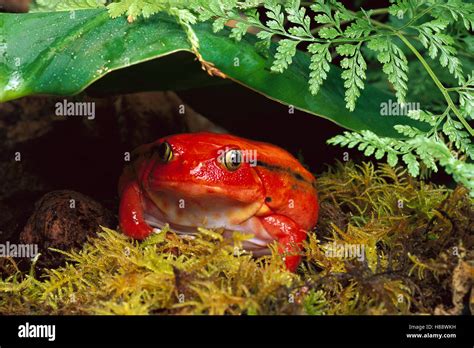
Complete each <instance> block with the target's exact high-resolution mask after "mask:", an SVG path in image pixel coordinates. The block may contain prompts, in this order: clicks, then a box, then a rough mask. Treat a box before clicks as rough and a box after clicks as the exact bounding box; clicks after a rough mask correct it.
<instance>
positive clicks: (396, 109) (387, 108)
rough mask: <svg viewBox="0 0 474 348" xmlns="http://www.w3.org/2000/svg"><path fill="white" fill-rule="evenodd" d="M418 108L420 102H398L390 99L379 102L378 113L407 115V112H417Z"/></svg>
mask: <svg viewBox="0 0 474 348" xmlns="http://www.w3.org/2000/svg"><path fill="white" fill-rule="evenodd" d="M420 110H421V109H420V103H414V102H408V103H399V102H397V101H393V100H392V99H389V100H388V102H383V103H380V115H382V116H408V114H409V113H419V112H420Z"/></svg>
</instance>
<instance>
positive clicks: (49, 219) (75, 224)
mask: <svg viewBox="0 0 474 348" xmlns="http://www.w3.org/2000/svg"><path fill="white" fill-rule="evenodd" d="M115 225H116V222H115V218H114V216H113V214H112V213H111V212H110V211H108V210H107V209H105V208H104V207H103V206H102V205H101V204H99V203H98V202H96V201H94V200H93V199H92V198H90V197H88V196H85V195H83V194H81V193H78V192H74V191H67V190H61V191H52V192H50V193H48V194H46V195H44V196H43V197H42V198H41V199H40V200H39V201H38V202H36V204H35V211H34V213H33V214H32V215H31V216H30V218H29V219H28V222H27V224H26V226H25V228H24V229H23V231H22V232H21V234H20V242H21V243H25V244H37V245H38V249H39V252H40V253H41V254H42V255H41V257H40V259H39V261H38V265H39V266H40V267H57V266H59V265H61V264H62V263H63V261H64V256H63V255H62V254H60V253H58V252H53V251H51V250H48V248H55V249H61V250H65V251H69V250H71V249H72V248H79V247H81V246H82V245H83V244H84V242H85V241H86V239H87V237H91V236H95V235H96V233H97V232H98V231H99V229H100V226H105V227H111V228H112V227H115Z"/></svg>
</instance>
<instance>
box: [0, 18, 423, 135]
mask: <svg viewBox="0 0 474 348" xmlns="http://www.w3.org/2000/svg"><path fill="white" fill-rule="evenodd" d="M2 28H8V30H4V29H3V31H2ZM193 29H194V30H195V32H196V35H197V37H198V38H199V42H200V53H201V55H202V57H203V59H204V60H206V61H207V62H211V63H213V64H214V65H215V67H216V68H217V69H219V70H220V71H221V72H222V73H224V74H225V75H227V76H228V78H229V79H228V80H227V81H229V80H230V81H235V82H237V83H239V84H242V85H244V86H246V87H248V88H250V89H252V90H254V91H257V92H259V93H261V94H262V95H264V96H266V97H268V98H271V99H273V100H275V101H278V102H280V103H283V104H286V105H292V106H294V107H295V108H297V109H300V110H303V111H306V112H308V113H311V114H314V115H318V116H321V117H324V118H327V119H329V120H331V121H333V122H335V123H337V124H339V125H341V126H343V127H345V128H347V129H350V130H358V131H360V130H364V129H369V130H371V131H373V132H374V133H376V134H378V135H380V136H393V137H400V136H401V135H400V134H399V133H398V132H397V131H396V130H395V129H393V126H394V125H395V124H408V125H412V126H415V127H418V126H420V127H422V123H420V122H417V121H415V120H411V119H409V118H408V117H402V116H401V117H397V118H393V117H382V116H380V107H381V104H382V103H386V102H387V101H388V100H389V99H393V96H392V95H390V94H386V93H384V92H382V91H380V90H378V89H376V88H371V87H370V86H366V88H365V90H364V91H363V93H362V92H361V96H360V99H359V101H360V102H359V103H358V106H357V108H356V109H355V110H354V111H353V112H349V111H348V110H347V109H346V108H345V107H344V87H343V82H342V81H341V78H340V72H341V70H340V69H339V68H338V67H336V66H332V67H331V69H330V70H329V71H328V72H327V78H326V80H325V82H324V85H322V87H321V88H320V90H319V92H318V94H317V95H315V96H314V95H312V94H311V92H310V91H309V89H308V88H307V84H308V76H309V75H310V73H311V71H310V64H311V57H310V56H309V55H308V54H305V53H303V52H301V51H298V50H297V51H296V54H295V55H294V57H293V64H292V65H291V66H289V67H288V68H287V69H286V70H285V71H284V72H283V73H272V72H271V71H270V68H271V66H272V61H273V59H272V58H266V57H264V56H262V55H261V54H260V53H259V52H258V51H257V50H256V49H255V43H256V42H257V41H258V39H257V38H256V37H255V36H253V35H245V36H244V37H243V38H242V41H241V42H239V43H237V42H235V40H233V39H229V37H228V36H229V32H230V30H229V29H228V28H225V29H224V30H223V31H221V32H220V33H217V34H215V33H213V30H212V24H210V23H201V24H196V25H194V26H193ZM0 32H4V33H5V36H4V42H5V43H7V50H6V53H5V54H4V55H0V58H4V59H3V60H4V61H3V64H2V62H1V61H0V101H2V102H4V101H7V100H11V99H15V98H20V97H22V96H26V95H34V94H54V95H63V96H66V95H74V94H77V93H80V92H81V91H83V90H84V89H86V88H87V87H89V86H90V85H92V86H91V87H89V89H88V90H91V89H92V88H93V89H94V91H95V92H97V91H99V92H102V93H107V91H108V90H109V91H113V92H114V93H120V92H123V91H126V92H128V91H130V90H131V89H132V90H134V91H139V90H141V89H146V90H150V89H155V90H160V89H165V90H168V89H184V88H187V87H195V86H197V85H209V84H212V83H214V84H217V83H222V82H223V81H224V82H225V81H226V80H222V79H221V78H218V77H213V78H210V77H208V76H207V74H206V73H205V72H203V71H201V69H200V65H199V63H198V62H196V61H195V59H194V56H193V55H192V54H191V52H192V49H191V46H190V44H189V41H188V39H187V35H186V33H185V31H184V29H183V28H182V26H180V25H179V24H178V23H177V22H176V19H175V18H173V17H171V16H168V15H166V14H162V13H160V14H157V15H154V16H152V17H151V18H149V19H147V20H143V19H137V20H136V21H134V22H133V23H128V22H127V19H126V18H123V17H119V18H117V19H110V18H109V15H108V13H107V11H106V10H103V9H98V10H81V11H77V12H76V14H75V18H74V19H71V18H70V13H68V12H54V13H34V14H0ZM271 51H272V52H273V53H275V52H276V45H275V44H272V46H271ZM178 52H182V54H181V53H178ZM178 56H179V59H178V58H175V57H178ZM17 58H18V60H17ZM235 59H238V60H239V61H240V64H239V65H238V66H236V65H235V64H234V62H235ZM18 61H19V62H20V65H18V66H17V64H16V63H17V62H18ZM165 62H166V65H164V66H163V67H162V66H161V65H162V64H165ZM139 63H142V64H139ZM135 81H136V82H135ZM107 88H109V89H107Z"/></svg>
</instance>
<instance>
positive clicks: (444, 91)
mask: <svg viewBox="0 0 474 348" xmlns="http://www.w3.org/2000/svg"><path fill="white" fill-rule="evenodd" d="M395 34H396V35H397V36H398V37H399V38H400V40H402V41H403V43H404V44H405V45H406V46H407V47H408V48H409V49H410V50H411V51H412V52H413V54H414V55H415V56H416V57H417V58H418V60H419V61H420V62H421V64H422V65H423V67H424V68H425V70H426V71H427V72H428V74H429V75H430V77H431V79H432V80H433V82H434V83H435V84H436V86H437V87H438V88H439V90H440V91H441V93H442V94H443V96H444V99H446V102H447V103H448V105H449V107H450V108H451V110H452V111H453V112H454V114H455V115H456V116H457V118H458V119H459V121H460V122H461V123H462V124H463V126H464V127H465V128H466V129H467V131H468V132H469V134H471V136H474V130H473V129H472V128H471V126H470V125H469V123H468V122H467V121H466V120H465V118H464V117H463V116H462V115H461V113H460V112H459V110H458V108H457V107H456V105H454V102H453V100H452V99H451V96H450V95H449V93H448V91H447V90H446V88H445V87H444V86H443V84H442V83H441V81H440V80H439V79H438V77H437V76H436V74H435V73H434V72H433V70H432V69H431V67H430V66H429V65H428V63H427V62H426V60H425V59H424V58H423V56H422V55H421V54H420V52H418V50H417V49H416V48H415V47H414V46H413V45H412V44H411V43H410V41H408V40H407V39H406V38H405V37H404V36H403V35H402V34H400V33H398V32H396V31H395Z"/></svg>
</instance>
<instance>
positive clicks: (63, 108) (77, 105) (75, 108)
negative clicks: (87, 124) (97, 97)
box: [55, 99, 95, 120]
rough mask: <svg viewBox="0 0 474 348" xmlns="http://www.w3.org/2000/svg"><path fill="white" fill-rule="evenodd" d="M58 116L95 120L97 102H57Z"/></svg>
mask: <svg viewBox="0 0 474 348" xmlns="http://www.w3.org/2000/svg"><path fill="white" fill-rule="evenodd" d="M55 107H56V112H55V113H56V116H82V117H87V119H88V120H93V119H95V102H68V101H67V100H66V99H64V100H63V101H62V102H57V103H56V104H55Z"/></svg>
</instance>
